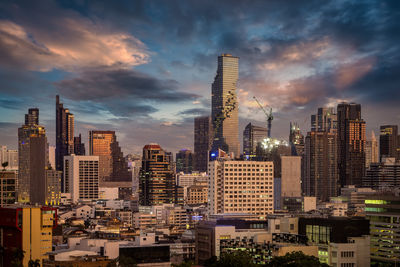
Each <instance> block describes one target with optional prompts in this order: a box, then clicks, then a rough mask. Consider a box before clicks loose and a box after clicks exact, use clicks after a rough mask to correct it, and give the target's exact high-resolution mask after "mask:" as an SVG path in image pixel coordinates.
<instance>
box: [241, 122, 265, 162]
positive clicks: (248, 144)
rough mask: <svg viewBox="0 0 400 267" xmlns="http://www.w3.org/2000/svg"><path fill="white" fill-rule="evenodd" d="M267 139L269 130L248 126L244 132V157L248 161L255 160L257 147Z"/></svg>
mask: <svg viewBox="0 0 400 267" xmlns="http://www.w3.org/2000/svg"><path fill="white" fill-rule="evenodd" d="M265 138H267V129H266V128H264V127H259V126H255V125H253V124H251V123H249V124H247V126H246V128H245V129H244V131H243V156H244V157H245V159H246V160H254V159H255V157H256V150H257V146H258V145H260V143H261V142H262V141H263V140H264V139H265Z"/></svg>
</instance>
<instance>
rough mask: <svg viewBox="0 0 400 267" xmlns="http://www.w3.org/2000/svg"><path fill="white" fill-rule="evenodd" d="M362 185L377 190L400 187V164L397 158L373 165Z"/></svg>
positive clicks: (366, 173) (385, 159) (383, 160)
mask: <svg viewBox="0 0 400 267" xmlns="http://www.w3.org/2000/svg"><path fill="white" fill-rule="evenodd" d="M362 185H363V186H364V187H370V188H372V189H375V190H381V189H390V188H396V187H400V162H399V161H396V159H395V158H383V159H382V161H381V162H378V163H371V165H370V167H369V169H368V170H366V172H365V176H364V177H363V179H362Z"/></svg>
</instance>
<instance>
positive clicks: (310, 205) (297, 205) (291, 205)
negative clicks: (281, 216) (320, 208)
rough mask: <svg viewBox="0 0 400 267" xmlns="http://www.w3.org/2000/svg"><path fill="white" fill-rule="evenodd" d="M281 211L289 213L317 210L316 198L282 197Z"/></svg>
mask: <svg viewBox="0 0 400 267" xmlns="http://www.w3.org/2000/svg"><path fill="white" fill-rule="evenodd" d="M281 209H282V210H287V211H289V212H297V213H302V212H309V211H312V210H316V209H317V198H316V197H305V196H304V197H283V198H282V207H281Z"/></svg>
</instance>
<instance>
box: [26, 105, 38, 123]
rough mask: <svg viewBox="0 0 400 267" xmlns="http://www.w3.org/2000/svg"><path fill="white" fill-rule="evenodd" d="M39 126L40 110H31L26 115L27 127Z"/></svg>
mask: <svg viewBox="0 0 400 267" xmlns="http://www.w3.org/2000/svg"><path fill="white" fill-rule="evenodd" d="M38 124H39V109H38V108H30V109H29V110H28V114H25V125H38Z"/></svg>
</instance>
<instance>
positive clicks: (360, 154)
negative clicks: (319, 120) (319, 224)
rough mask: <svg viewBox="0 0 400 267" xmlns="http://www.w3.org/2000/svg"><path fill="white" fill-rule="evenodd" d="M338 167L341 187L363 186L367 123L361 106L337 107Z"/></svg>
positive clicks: (351, 104)
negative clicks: (362, 115)
mask: <svg viewBox="0 0 400 267" xmlns="http://www.w3.org/2000/svg"><path fill="white" fill-rule="evenodd" d="M337 118H338V127H337V128H338V130H337V131H338V141H337V145H338V166H339V180H340V185H341V187H343V186H345V185H356V186H361V183H362V181H361V179H362V177H363V176H364V171H365V140H366V138H365V121H364V120H363V119H362V118H361V105H360V104H355V103H350V104H348V103H341V104H339V105H338V107H337Z"/></svg>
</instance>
